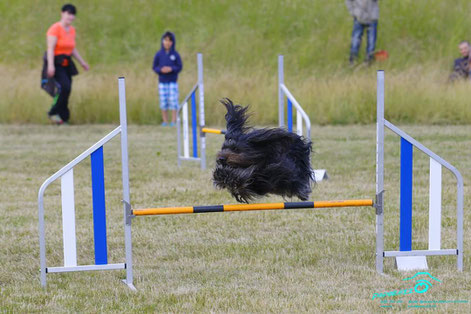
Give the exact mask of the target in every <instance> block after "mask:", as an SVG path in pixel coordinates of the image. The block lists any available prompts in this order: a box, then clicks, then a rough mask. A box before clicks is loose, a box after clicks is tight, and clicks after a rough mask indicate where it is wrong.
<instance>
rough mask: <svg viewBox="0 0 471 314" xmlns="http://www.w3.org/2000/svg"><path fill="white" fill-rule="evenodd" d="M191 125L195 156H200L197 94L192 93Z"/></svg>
mask: <svg viewBox="0 0 471 314" xmlns="http://www.w3.org/2000/svg"><path fill="white" fill-rule="evenodd" d="M191 127H192V131H193V157H195V158H197V157H198V131H197V127H196V96H195V93H193V94H191Z"/></svg>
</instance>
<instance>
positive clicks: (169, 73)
mask: <svg viewBox="0 0 471 314" xmlns="http://www.w3.org/2000/svg"><path fill="white" fill-rule="evenodd" d="M182 68H183V64H182V59H181V58H180V55H179V54H178V52H177V51H176V50H175V35H174V34H173V33H172V32H165V34H163V35H162V39H161V48H160V50H159V51H158V52H157V53H156V54H155V56H154V63H153V65H152V69H153V70H154V72H155V73H157V74H158V75H159V99H160V109H161V110H162V119H163V122H162V126H167V125H170V126H174V125H175V122H176V120H177V109H178V82H177V81H178V73H179V72H180V71H181V70H182ZM169 110H171V111H172V121H171V122H170V124H169V121H168V111H169Z"/></svg>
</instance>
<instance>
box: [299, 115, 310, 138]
mask: <svg viewBox="0 0 471 314" xmlns="http://www.w3.org/2000/svg"><path fill="white" fill-rule="evenodd" d="M296 134H298V135H299V136H302V135H303V117H302V115H301V113H300V112H299V111H297V110H296ZM306 137H307V138H309V137H310V135H309V134H308V135H307V136H306Z"/></svg>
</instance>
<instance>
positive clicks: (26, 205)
mask: <svg viewBox="0 0 471 314" xmlns="http://www.w3.org/2000/svg"><path fill="white" fill-rule="evenodd" d="M113 128H114V126H112V125H84V126H71V127H53V126H15V125H13V126H12V125H8V126H7V125H0V160H2V162H1V163H0V185H1V187H2V188H1V189H0V199H1V200H2V201H1V202H0V212H1V213H2V214H1V215H0V260H1V261H2V262H1V264H2V267H1V268H0V309H2V310H3V311H7V312H37V311H38V312H54V313H57V312H103V311H105V312H129V311H131V312H150V311H152V312H158V313H162V312H195V311H196V312H244V313H245V312H263V313H266V312H308V311H309V312H319V313H326V312H330V311H339V312H342V313H344V312H358V313H367V312H368V313H372V312H378V311H379V310H380V308H379V306H380V303H379V302H378V300H375V301H372V295H373V293H377V292H378V293H379V292H386V291H394V290H398V289H404V288H408V287H409V285H407V284H405V283H404V282H402V281H401V279H402V278H405V277H406V276H407V277H409V276H411V275H413V274H414V273H399V272H397V271H395V270H394V263H393V260H392V259H386V260H385V276H380V275H378V274H377V273H376V271H375V258H374V256H375V214H374V210H373V209H372V208H339V209H325V210H308V209H306V210H293V211H289V212H284V211H271V212H268V211H266V212H246V213H237V212H236V213H225V214H224V213H216V214H201V215H180V216H158V217H157V216H156V217H143V218H136V219H135V220H133V242H134V243H133V244H134V250H133V256H134V274H135V284H136V286H137V288H138V289H139V291H138V292H137V293H132V292H131V291H129V290H128V289H127V288H126V287H125V286H124V285H123V284H121V283H120V279H122V278H124V276H125V275H124V271H108V272H88V273H69V274H51V275H49V276H48V289H47V290H43V289H41V287H40V284H39V271H38V269H39V248H38V229H37V228H38V227H37V226H38V222H37V191H38V188H39V186H40V185H41V183H42V182H43V181H44V180H45V179H46V178H47V177H48V176H50V175H51V174H52V173H53V172H54V171H56V170H58V169H59V168H60V167H62V166H63V165H64V164H65V163H66V162H68V161H70V160H72V159H73V158H74V157H75V156H77V155H78V154H79V153H80V152H81V151H83V150H85V149H86V148H87V147H89V146H90V145H91V144H92V143H93V142H95V141H97V140H98V139H99V138H101V137H102V136H103V135H104V134H105V133H106V132H108V131H110V130H112V129H113ZM405 131H407V132H409V133H410V134H412V135H414V136H415V137H416V138H417V139H418V140H420V141H422V142H423V143H424V144H425V145H427V146H428V147H430V148H431V149H432V150H434V151H436V152H439V153H440V155H441V156H443V157H444V158H445V159H447V160H448V161H449V162H451V163H452V164H453V165H455V166H456V167H457V168H458V169H460V170H461V171H462V174H463V177H464V181H465V182H469V180H470V179H471V177H470V172H469V170H468V169H470V168H471V162H470V159H469V158H463V156H468V155H469V147H471V140H470V137H469V134H470V132H471V127H469V126H447V127H445V126H413V127H411V126H409V127H407V126H406V127H405ZM312 132H313V136H314V139H315V150H316V153H315V154H314V155H313V165H314V167H316V168H326V169H327V170H328V171H329V174H330V177H331V178H330V180H329V181H325V182H322V183H319V184H318V185H317V186H316V187H315V188H314V189H313V194H312V199H313V200H324V199H343V198H369V197H373V196H374V192H375V182H374V178H375V154H374V151H375V127H374V125H365V126H348V127H346V126H325V127H319V126H316V127H314V129H313V130H312ZM208 136H209V138H208V156H209V157H208V163H209V164H208V167H209V168H211V167H213V166H214V159H213V158H211V156H214V154H215V153H216V150H217V149H218V148H219V147H220V145H221V141H222V138H221V137H218V136H216V135H208ZM71 139H73V140H71ZM399 142H400V141H399V138H398V137H396V136H395V135H393V134H392V133H390V132H387V135H386V139H385V143H386V145H385V170H386V171H385V189H386V195H385V206H386V207H385V248H386V249H387V250H394V249H397V248H398V215H399V210H398V206H399V198H398V195H399V158H400V157H399V146H400V145H399ZM38 143H41V149H37V147H38V146H37V145H38ZM175 156H176V147H175V132H174V130H171V129H170V128H161V127H155V126H136V125H134V126H131V127H130V128H129V159H130V163H129V167H130V186H131V201H132V205H133V207H134V208H143V207H149V206H185V205H191V204H198V205H203V204H221V203H226V204H227V203H234V200H233V199H232V198H231V197H230V195H229V193H227V192H226V191H217V190H215V189H214V188H213V187H212V184H211V172H210V171H205V172H202V171H200V170H199V168H198V167H197V166H196V165H195V164H184V165H183V166H182V167H181V168H178V167H177V166H176V160H175ZM104 157H105V178H106V179H105V180H106V181H105V186H106V191H107V192H106V205H107V233H108V248H109V249H108V252H109V261H110V263H120V262H123V261H124V240H123V227H122V205H121V202H120V200H121V197H122V195H121V193H122V190H121V177H120V176H121V168H120V167H121V166H120V144H119V140H117V139H116V140H113V141H112V142H110V143H109V144H107V145H105V147H104ZM74 181H75V199H76V217H77V239H78V243H77V249H78V254H77V255H78V262H79V263H80V264H89V263H93V226H92V210H91V188H90V182H91V181H90V164H89V160H86V161H85V162H84V163H83V164H80V165H79V166H78V167H77V168H75V169H74ZM443 181H444V189H443V221H442V226H443V231H442V245H443V248H453V247H455V245H456V234H455V231H454V230H455V228H456V207H455V204H456V203H455V202H456V183H455V181H454V178H453V176H452V175H451V174H450V173H449V172H447V171H444V173H443ZM464 192H465V195H469V193H470V187H469V185H465V191H464ZM261 201H267V202H279V201H282V199H281V198H279V197H268V198H265V199H263V200H261ZM464 201H465V203H464V208H465V217H464V218H465V220H464V250H465V255H464V272H463V273H458V272H457V271H456V259H455V258H454V257H432V258H429V260H428V262H429V265H430V267H431V268H430V272H431V273H432V275H433V276H435V277H437V278H439V279H440V280H442V284H436V285H434V286H433V287H432V288H431V289H430V290H429V291H428V292H427V293H426V294H424V295H417V294H415V295H411V296H408V297H404V298H393V299H394V300H404V302H407V301H408V300H449V301H451V300H468V301H469V298H470V295H471V290H470V287H471V286H470V285H469V281H470V280H471V277H470V265H471V257H470V256H471V255H470V254H469V252H470V251H471V245H470V243H471V225H470V221H471V220H470V218H471V216H470V212H469V210H467V209H468V208H469V207H470V205H471V203H470V199H469V197H465V200H464ZM45 208H46V228H47V229H46V230H47V233H46V235H47V238H46V242H47V261H48V262H47V263H48V266H60V265H62V263H63V257H62V255H63V252H62V235H61V233H62V229H61V214H60V210H61V209H60V183H59V182H56V183H54V184H52V185H51V186H50V187H49V188H48V190H47V191H46V195H45ZM413 210H414V214H413V215H414V219H413V224H414V227H413V230H414V233H413V247H414V249H426V248H427V239H428V158H427V157H426V156H424V155H423V154H419V153H418V154H416V155H415V156H414V208H413ZM405 306H406V304H403V305H401V306H399V307H397V308H398V309H406V307H405ZM438 309H440V310H442V311H447V312H450V313H469V312H470V310H471V305H470V304H469V303H468V304H457V305H456V304H455V305H440V306H439V307H438Z"/></svg>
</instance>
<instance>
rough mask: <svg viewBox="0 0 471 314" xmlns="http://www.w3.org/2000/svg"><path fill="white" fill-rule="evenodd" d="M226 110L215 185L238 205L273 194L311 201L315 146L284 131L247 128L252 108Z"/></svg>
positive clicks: (229, 105)
mask: <svg viewBox="0 0 471 314" xmlns="http://www.w3.org/2000/svg"><path fill="white" fill-rule="evenodd" d="M221 103H222V104H223V105H224V106H226V108H227V114H226V116H225V118H226V122H227V131H226V138H225V141H224V144H223V145H222V149H221V151H220V152H219V153H218V155H217V160H216V168H215V169H214V173H213V182H214V185H215V186H216V187H218V188H221V189H222V188H226V189H228V190H229V191H230V192H231V194H232V196H234V197H235V199H236V200H237V201H238V202H245V203H248V202H249V201H250V200H253V199H254V198H256V197H260V196H263V195H266V194H269V193H272V194H278V195H282V196H283V197H293V196H297V197H298V198H300V199H301V200H307V199H308V197H309V194H310V193H311V182H313V181H314V177H313V174H312V173H313V172H312V169H311V164H310V154H311V146H312V144H311V142H310V141H309V140H307V139H305V138H303V137H300V136H299V135H297V134H295V133H291V132H288V131H287V130H285V129H281V128H265V129H253V128H251V127H249V126H247V125H246V123H247V119H248V116H247V110H248V107H242V106H240V105H234V104H233V103H232V101H231V100H230V99H227V98H226V99H223V100H221Z"/></svg>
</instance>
